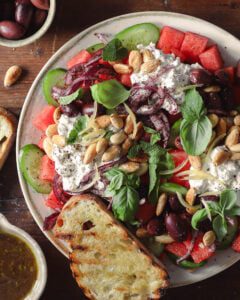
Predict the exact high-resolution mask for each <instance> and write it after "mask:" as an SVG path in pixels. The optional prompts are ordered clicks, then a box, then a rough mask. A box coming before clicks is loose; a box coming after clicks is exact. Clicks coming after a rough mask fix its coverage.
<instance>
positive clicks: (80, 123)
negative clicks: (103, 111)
mask: <svg viewBox="0 0 240 300" xmlns="http://www.w3.org/2000/svg"><path fill="white" fill-rule="evenodd" d="M87 122H88V117H87V116H81V117H79V118H78V119H77V120H76V122H75V124H74V126H73V129H72V130H71V131H70V133H69V135H68V138H67V143H68V144H73V143H74V142H75V141H76V140H77V138H78V135H79V133H80V132H81V131H83V129H85V128H86V127H87Z"/></svg>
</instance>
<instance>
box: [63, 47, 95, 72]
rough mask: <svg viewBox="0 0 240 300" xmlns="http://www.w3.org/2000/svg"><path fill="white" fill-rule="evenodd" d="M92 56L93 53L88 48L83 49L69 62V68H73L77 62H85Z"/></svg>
mask: <svg viewBox="0 0 240 300" xmlns="http://www.w3.org/2000/svg"><path fill="white" fill-rule="evenodd" d="M91 57H92V55H91V54H90V53H89V52H88V51H87V50H84V49H83V50H81V51H80V52H79V53H78V54H76V55H75V56H73V57H72V58H71V59H70V60H69V61H68V62H67V67H68V69H71V68H72V67H73V66H75V65H77V64H84V63H86V62H88V61H89V59H90V58H91Z"/></svg>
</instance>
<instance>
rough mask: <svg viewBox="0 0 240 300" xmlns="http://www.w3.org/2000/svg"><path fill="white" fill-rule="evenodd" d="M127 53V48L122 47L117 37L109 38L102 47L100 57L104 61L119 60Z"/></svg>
mask: <svg viewBox="0 0 240 300" xmlns="http://www.w3.org/2000/svg"><path fill="white" fill-rule="evenodd" d="M127 55H128V50H127V49H126V48H124V47H123V45H122V42H121V41H120V40H119V39H116V38H115V39H113V40H111V41H110V42H109V43H108V44H107V45H106V46H105V47H104V49H103V53H102V57H103V59H104V60H105V61H115V60H120V59H122V58H124V57H126V56H127Z"/></svg>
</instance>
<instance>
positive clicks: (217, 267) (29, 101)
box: [16, 12, 240, 287]
mask: <svg viewBox="0 0 240 300" xmlns="http://www.w3.org/2000/svg"><path fill="white" fill-rule="evenodd" d="M143 22H152V23H155V24H157V25H159V26H163V25H169V26H173V27H176V28H178V29H181V30H184V31H193V32H196V33H200V34H202V35H205V36H207V37H209V38H210V39H211V40H213V41H214V42H215V43H217V44H218V45H219V46H220V50H221V52H222V55H223V58H224V60H225V62H226V64H227V65H228V64H229V65H230V64H232V63H235V62H236V61H237V60H238V59H239V53H240V41H239V40H238V39H236V38H235V37H234V36H232V35H231V34H229V33H228V32H226V31H224V30H223V29H221V28H219V27H217V26H215V25H213V24H211V23H208V22H206V21H203V20H200V19H197V18H194V17H191V16H187V15H182V14H176V13H169V12H141V13H133V14H128V15H122V16H118V17H115V18H112V19H108V20H106V21H103V22H101V23H98V24H96V25H94V26H92V27H90V28H88V29H86V30H84V31H83V32H81V33H79V34H78V35H77V36H76V37H74V38H73V39H71V40H70V41H69V42H68V43H66V44H65V45H64V46H63V47H62V48H61V49H60V50H58V51H57V53H55V54H54V55H53V57H52V58H51V59H50V60H49V61H48V63H47V64H46V65H45V66H44V67H43V69H42V70H41V72H40V73H39V75H38V76H37V78H36V79H35V81H34V83H33V85H32V87H31V89H30V91H29V93H28V95H27V98H26V100H25V103H24V106H23V109H22V113H21V117H20V121H19V127H18V133H17V144H16V153H17V154H18V153H19V149H20V148H21V147H22V146H23V145H25V144H27V143H37V141H38V139H39V137H40V132H38V131H37V130H36V129H34V128H33V126H31V122H32V120H33V118H34V116H35V114H36V113H37V112H39V111H40V110H41V108H42V107H43V106H44V105H46V103H45V102H44V98H43V94H42V89H41V81H42V78H43V76H44V74H46V72H47V71H48V70H49V69H52V68H56V67H65V65H66V62H67V61H68V59H69V58H70V57H72V56H73V55H74V54H76V53H77V52H78V51H79V50H80V49H82V48H86V47H88V46H91V45H92V44H95V43H97V42H98V40H97V38H96V37H95V36H94V33H95V32H103V33H107V34H115V33H117V32H119V31H120V30H122V29H124V28H126V27H128V26H131V25H134V24H137V23H143ZM18 174H19V179H20V183H21V187H22V191H23V194H24V197H25V200H26V203H27V205H28V207H29V209H30V211H31V213H32V215H33V217H34V219H35V221H36V222H37V224H38V225H39V226H40V228H41V229H42V226H43V220H44V217H46V216H47V215H49V214H50V213H51V210H50V209H48V208H47V207H45V206H44V203H43V199H44V198H46V196H43V195H39V194H37V193H36V192H34V191H33V190H32V189H31V188H30V187H29V186H28V185H27V184H26V183H25V181H24V180H23V177H22V175H21V173H20V171H19V164H18ZM44 234H45V235H46V236H47V237H48V238H49V239H50V241H51V242H52V243H53V244H54V245H55V246H56V247H57V248H58V249H59V250H60V251H61V252H62V253H63V254H64V255H66V256H67V249H66V246H65V244H63V243H62V242H61V241H58V240H56V239H55V238H54V236H53V234H52V232H44ZM239 258H240V255H239V254H237V253H234V252H233V251H232V250H231V249H228V250H226V251H222V252H218V253H217V255H216V256H215V257H214V258H212V259H210V261H209V262H208V264H207V266H206V267H205V268H200V269H199V270H197V271H195V272H193V273H190V272H188V271H185V270H182V269H180V268H178V267H176V266H174V265H173V264H172V263H170V262H166V264H167V268H168V271H169V274H170V278H171V286H172V287H177V286H183V285H188V284H192V283H195V282H198V281H200V280H203V279H206V278H208V277H211V276H213V275H215V274H218V273H219V272H221V271H223V270H224V269H226V268H228V267H229V266H231V265H232V264H234V263H235V262H237V261H238V260H239Z"/></svg>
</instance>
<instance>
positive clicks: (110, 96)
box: [91, 79, 130, 109]
mask: <svg viewBox="0 0 240 300" xmlns="http://www.w3.org/2000/svg"><path fill="white" fill-rule="evenodd" d="M91 93H92V97H93V99H94V101H96V102H98V103H100V104H102V105H103V106H104V107H106V108H108V109H112V108H115V107H117V106H118V105H119V104H121V103H123V102H124V101H126V100H127V99H128V97H129V96H130V91H128V90H126V89H125V87H124V86H123V85H122V84H121V83H119V82H118V81H117V80H115V79H110V80H106V81H103V82H100V83H97V84H94V85H92V86H91Z"/></svg>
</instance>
